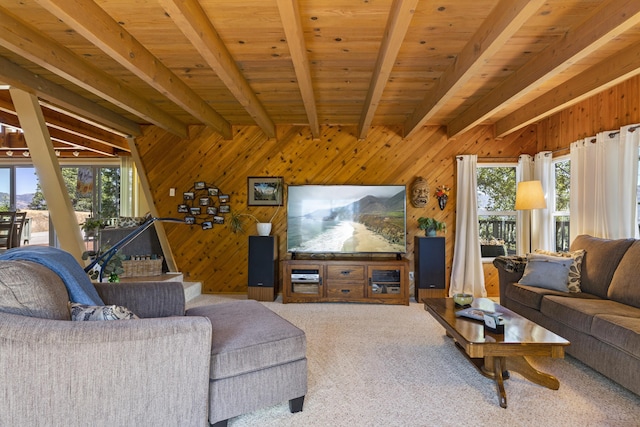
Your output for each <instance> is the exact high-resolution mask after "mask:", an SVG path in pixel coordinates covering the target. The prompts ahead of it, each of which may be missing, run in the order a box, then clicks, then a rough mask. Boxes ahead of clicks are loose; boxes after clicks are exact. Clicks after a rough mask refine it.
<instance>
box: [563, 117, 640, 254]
mask: <svg viewBox="0 0 640 427" xmlns="http://www.w3.org/2000/svg"><path fill="white" fill-rule="evenodd" d="M632 129H634V127H628V126H627V127H624V128H622V129H621V131H620V132H601V133H599V134H598V135H596V137H595V138H587V139H584V140H581V141H576V142H574V143H572V144H571V154H570V158H571V193H570V211H571V213H570V215H571V217H570V221H571V241H573V240H574V239H575V237H576V236H578V235H580V234H589V235H592V236H596V237H602V238H607V239H619V238H627V237H636V238H637V237H638V223H637V213H636V209H637V184H638V135H637V132H638V131H637V130H636V131H635V132H633V131H631V130H632ZM621 134H622V135H621Z"/></svg>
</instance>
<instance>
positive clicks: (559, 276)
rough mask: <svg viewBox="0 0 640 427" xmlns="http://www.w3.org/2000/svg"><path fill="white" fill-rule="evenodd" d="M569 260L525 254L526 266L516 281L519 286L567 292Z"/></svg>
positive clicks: (570, 262)
mask: <svg viewBox="0 0 640 427" xmlns="http://www.w3.org/2000/svg"><path fill="white" fill-rule="evenodd" d="M572 264H573V260H571V259H570V258H563V257H557V256H550V255H542V254H527V266H526V267H525V269H524V274H523V275H522V277H521V278H520V280H519V281H518V283H520V284H521V285H528V286H535V287H538V288H545V289H552V290H554V291H560V292H568V291H569V288H568V287H567V282H568V277H569V268H571V265H572Z"/></svg>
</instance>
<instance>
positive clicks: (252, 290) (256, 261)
mask: <svg viewBox="0 0 640 427" xmlns="http://www.w3.org/2000/svg"><path fill="white" fill-rule="evenodd" d="M277 245H278V242H277V239H276V237H275V236H249V274H248V278H249V283H248V285H249V297H250V298H252V294H253V295H264V297H258V299H259V300H265V301H266V300H268V299H270V300H271V301H273V300H274V299H275V296H276V295H277V293H278V290H277V287H278V246H277ZM256 288H263V289H262V290H258V289H256ZM264 298H266V299H264Z"/></svg>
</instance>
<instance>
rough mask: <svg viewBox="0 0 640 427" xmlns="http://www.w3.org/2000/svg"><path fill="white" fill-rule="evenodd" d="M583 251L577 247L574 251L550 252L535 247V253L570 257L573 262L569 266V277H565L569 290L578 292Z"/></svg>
mask: <svg viewBox="0 0 640 427" xmlns="http://www.w3.org/2000/svg"><path fill="white" fill-rule="evenodd" d="M585 252H586V251H585V250H584V249H578V250H577V251H574V252H552V251H545V250H542V249H536V253H537V254H543V255H551V256H557V257H564V258H571V260H572V261H573V262H572V263H571V267H569V277H568V278H567V287H568V288H569V292H580V276H581V274H582V261H583V260H584V254H585Z"/></svg>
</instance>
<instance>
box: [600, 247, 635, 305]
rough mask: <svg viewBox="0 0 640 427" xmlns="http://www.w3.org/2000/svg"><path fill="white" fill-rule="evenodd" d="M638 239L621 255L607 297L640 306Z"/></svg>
mask: <svg viewBox="0 0 640 427" xmlns="http://www.w3.org/2000/svg"><path fill="white" fill-rule="evenodd" d="M638 264H640V240H637V241H635V242H634V243H633V245H631V247H630V248H629V249H628V250H627V252H626V253H625V254H624V256H623V257H622V260H621V261H620V264H618V268H616V272H615V273H614V274H613V279H611V285H610V286H609V290H608V292H607V296H608V297H609V299H612V300H614V301H618V302H621V303H623V304H628V305H632V306H634V307H638V308H640V274H638Z"/></svg>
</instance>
